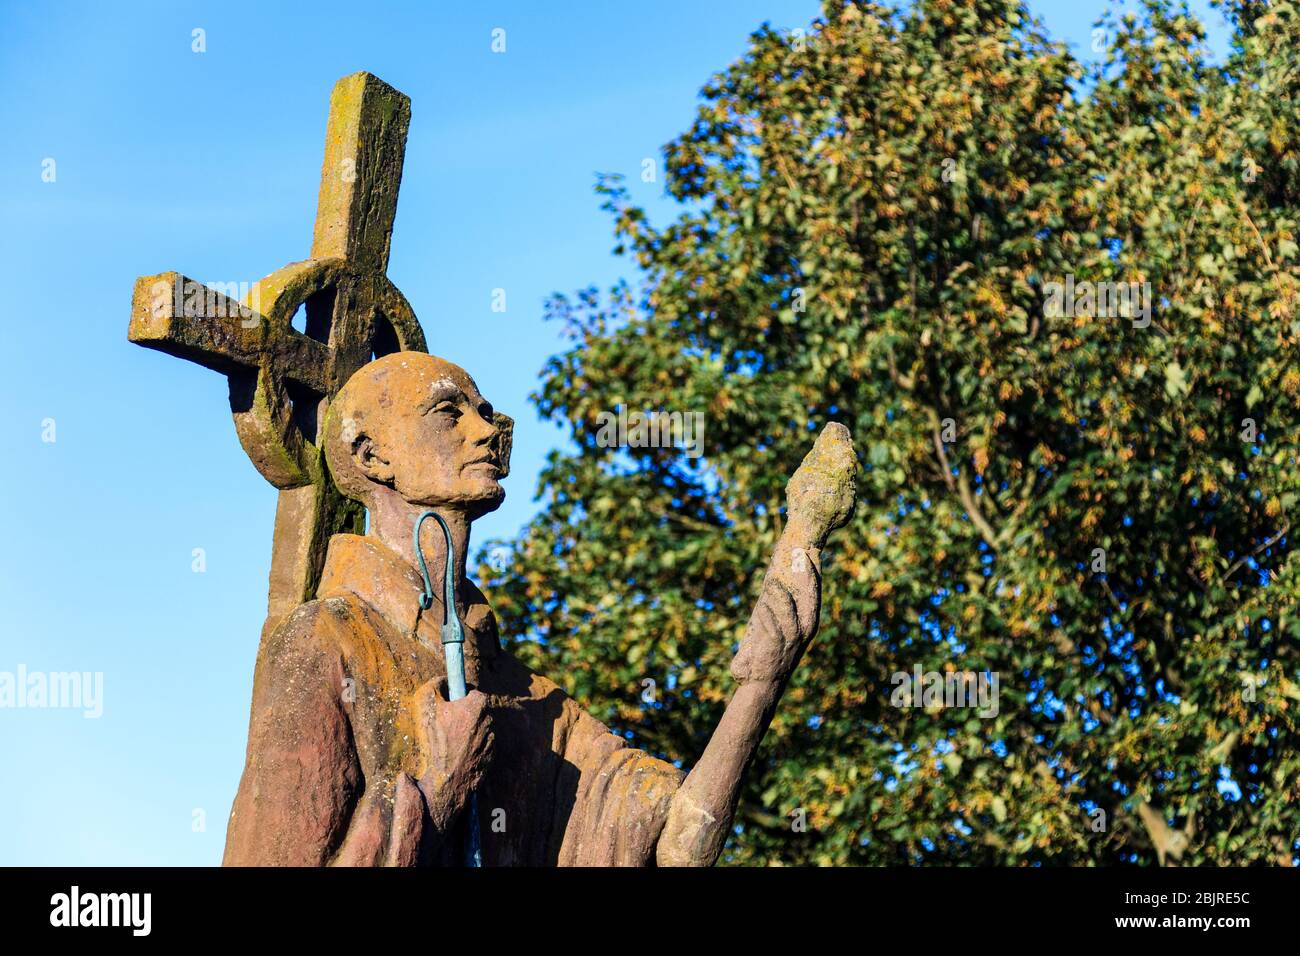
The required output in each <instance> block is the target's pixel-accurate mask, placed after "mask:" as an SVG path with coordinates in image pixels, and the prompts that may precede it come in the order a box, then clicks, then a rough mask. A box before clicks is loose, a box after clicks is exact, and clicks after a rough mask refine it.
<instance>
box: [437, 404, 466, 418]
mask: <svg viewBox="0 0 1300 956" xmlns="http://www.w3.org/2000/svg"><path fill="white" fill-rule="evenodd" d="M433 411H434V412H436V413H438V414H439V415H450V416H451V417H452V418H460V407H459V406H458V405H457V404H456V403H455V402H453V401H451V400H450V399H443V400H442V401H441V402H439V403H438V404H437V405H434V406H433Z"/></svg>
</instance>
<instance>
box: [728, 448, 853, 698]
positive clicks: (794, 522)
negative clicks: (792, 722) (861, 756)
mask: <svg viewBox="0 0 1300 956" xmlns="http://www.w3.org/2000/svg"><path fill="white" fill-rule="evenodd" d="M857 467H858V462H857V456H856V455H855V454H854V452H853V441H852V439H851V438H850V437H849V430H848V429H847V428H845V427H844V426H843V425H840V424H838V423H836V422H831V423H830V424H829V425H827V426H826V427H825V428H824V429H822V433H821V434H820V435H818V436H817V441H816V442H815V443H814V444H813V447H812V450H811V451H809V452H808V454H807V455H806V456H805V457H804V460H803V464H801V465H800V466H799V468H798V470H797V471H795V473H794V475H793V476H792V477H791V478H790V480H789V482H787V483H786V486H785V488H786V502H787V508H786V519H787V521H786V528H785V531H784V532H783V533H782V535H781V540H780V541H779V542H778V543H777V546H776V551H775V553H774V554H773V555H772V563H771V564H770V565H769V566H768V571H767V575H766V576H765V577H764V579H763V589H762V592H761V593H760V595H759V600H758V605H757V606H756V607H755V608H754V613H753V615H752V616H751V617H750V619H749V627H748V628H747V629H746V631H745V638H744V640H743V641H742V642H741V645H740V651H739V653H737V654H736V658H735V660H733V661H732V663H731V675H732V676H733V677H734V678H735V679H736V680H738V681H741V682H742V683H743V682H744V681H751V680H754V681H781V680H784V679H785V678H787V677H789V676H790V673H791V671H793V669H794V666H795V663H796V662H797V661H798V659H799V655H800V654H802V653H803V651H804V649H805V648H806V647H807V646H808V643H809V641H811V640H812V637H813V635H814V634H815V633H816V632H817V619H818V616H819V612H820V609H821V546H822V545H823V544H825V543H826V538H827V537H828V536H829V535H830V533H831V532H832V531H834V530H835V529H836V528H839V527H841V526H842V525H844V524H845V523H847V522H848V520H849V517H850V515H852V514H853V506H854V501H855V498H856V478H857Z"/></svg>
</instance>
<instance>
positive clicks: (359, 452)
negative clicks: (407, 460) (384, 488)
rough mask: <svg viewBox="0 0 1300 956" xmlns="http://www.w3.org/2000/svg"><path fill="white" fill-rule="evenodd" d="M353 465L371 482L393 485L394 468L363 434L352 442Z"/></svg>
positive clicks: (367, 436) (377, 447) (369, 438)
mask: <svg viewBox="0 0 1300 956" xmlns="http://www.w3.org/2000/svg"><path fill="white" fill-rule="evenodd" d="M352 464H353V465H354V466H355V467H356V469H357V471H359V472H361V474H363V475H365V476H366V477H367V478H369V479H370V480H371V481H375V482H378V483H379V484H381V485H390V484H392V483H393V466H392V465H391V464H390V463H389V461H388V459H387V458H385V457H384V455H383V452H382V449H380V448H379V446H377V445H376V444H375V443H374V441H373V440H372V439H371V437H370V436H369V435H366V434H364V433H363V434H360V435H358V436H357V437H356V438H354V439H353V440H352Z"/></svg>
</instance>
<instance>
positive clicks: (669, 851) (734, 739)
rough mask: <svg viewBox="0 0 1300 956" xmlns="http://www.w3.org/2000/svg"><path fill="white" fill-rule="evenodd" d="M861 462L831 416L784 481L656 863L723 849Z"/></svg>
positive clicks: (811, 617) (676, 862)
mask: <svg viewBox="0 0 1300 956" xmlns="http://www.w3.org/2000/svg"><path fill="white" fill-rule="evenodd" d="M857 467H858V465H857V456H856V455H855V454H854V453H853V441H852V439H851V438H850V437H849V430H848V429H847V428H845V427H844V426H843V425H839V424H835V423H832V424H830V425H827V426H826V427H825V428H824V429H822V433H821V434H820V435H819V436H817V441H816V443H815V444H814V445H813V448H812V451H810V452H809V453H808V455H807V457H806V458H804V460H803V464H801V465H800V466H799V469H798V470H797V471H796V472H795V473H794V475H793V477H791V478H790V481H789V482H788V483H787V484H786V486H785V494H786V504H787V507H786V525H785V530H784V531H782V532H781V539H780V540H779V541H777V543H776V550H775V551H774V552H773V554H772V561H771V563H770V564H768V566H767V574H766V576H764V578H763V588H762V591H761V592H760V594H759V598H758V605H757V606H756V607H755V608H754V613H753V615H752V616H751V617H750V619H749V626H748V627H747V628H746V629H745V636H744V638H743V639H742V640H741V642H740V652H739V653H738V654H736V658H735V660H733V661H732V662H731V676H732V677H734V678H735V679H736V681H737V682H738V683H739V685H740V686H739V687H737V688H736V693H735V694H734V695H733V696H732V698H731V701H730V702H729V703H728V704H727V709H726V710H725V711H724V712H723V715H722V720H721V721H720V722H719V723H718V727H717V729H716V730H715V731H714V732H713V736H712V737H711V738H710V740H709V745H708V746H707V747H705V748H704V753H703V754H702V755H701V756H700V760H699V762H698V763H697V764H696V765H695V768H694V769H693V770H692V771H691V772H690V773H689V774H688V775H687V777H686V780H685V781H684V782H683V783H682V786H681V789H679V790H678V791H677V793H675V794H674V795H673V799H672V802H671V804H669V807H668V819H667V820H666V821H665V823H664V828H663V830H662V831H661V833H660V835H659V843H658V845H657V846H656V848H655V859H656V860H657V861H658V863H659V865H660V866H712V865H713V863H714V862H715V861H716V860H717V859H718V855H719V854H720V853H721V852H722V845H723V843H725V842H726V839H727V834H729V833H730V832H731V820H732V817H733V816H734V814H735V812H736V801H737V800H738V799H739V798H740V782H741V779H742V778H743V776H744V773H745V768H746V767H747V766H748V765H749V762H750V761H751V760H753V758H754V754H755V752H756V751H757V750H758V742H759V741H760V740H762V738H763V733H764V732H765V731H766V730H767V725H768V723H769V722H770V721H771V720H772V715H773V714H774V713H775V712H776V706H777V701H778V699H779V698H780V696H781V691H782V690H783V689H784V688H785V685H786V681H787V680H788V679H789V677H790V674H791V673H793V671H794V668H795V666H796V665H797V664H798V663H799V657H800V655H802V654H803V652H804V650H805V649H807V647H808V645H809V643H811V641H812V639H813V635H815V634H816V633H817V617H818V614H819V613H820V609H821V547H822V545H824V544H825V543H826V538H827V536H828V535H829V534H830V533H831V532H832V531H834V530H835V529H836V528H839V527H841V526H842V525H844V524H846V523H847V522H848V520H849V516H850V515H852V514H853V504H854V500H855V497H856V493H857V487H856V479H857Z"/></svg>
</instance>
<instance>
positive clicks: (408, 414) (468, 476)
mask: <svg viewBox="0 0 1300 956" xmlns="http://www.w3.org/2000/svg"><path fill="white" fill-rule="evenodd" d="M510 424H511V423H510V419H508V418H506V417H505V416H504V415H498V414H496V413H494V412H493V410H492V406H491V405H490V404H489V403H488V402H487V400H486V399H485V398H484V397H483V396H482V394H481V393H480V392H479V390H478V386H477V385H475V384H474V380H473V379H471V378H470V377H469V375H468V374H466V372H465V370H464V369H462V368H461V367H460V366H458V365H453V364H452V363H451V362H448V361H446V360H444V359H440V358H438V357H437V356H434V355H426V354H425V353H423V352H396V353H394V354H392V355H385V356H384V357H383V358H378V359H375V360H374V361H373V362H371V363H370V364H368V365H365V366H363V367H362V368H361V369H359V370H358V371H357V372H356V374H354V375H353V376H352V377H351V378H350V379H348V382H347V384H346V385H344V386H343V388H342V390H341V391H340V392H339V393H338V395H336V396H335V397H334V400H333V402H331V403H330V409H329V413H328V415H327V416H326V420H325V434H324V441H325V458H326V460H327V461H328V463H329V467H330V472H331V474H332V475H333V477H334V481H335V483H336V484H337V485H338V486H339V488H340V489H341V490H342V491H343V493H344V494H346V495H347V496H348V497H350V498H355V499H356V500H358V501H360V502H362V503H363V504H365V505H366V506H367V507H371V506H373V501H374V495H375V493H376V488H378V487H387V488H392V489H394V490H395V491H396V492H397V493H398V494H400V495H401V496H402V497H403V498H404V499H406V500H407V501H409V502H411V503H413V504H421V505H427V506H430V507H438V506H443V507H448V506H450V507H459V508H463V509H464V510H466V511H467V512H469V513H470V514H471V516H472V517H476V516H477V515H479V514H483V513H485V512H488V511H491V510H493V509H494V508H496V507H497V506H498V505H500V504H501V501H502V500H503V499H504V497H505V492H504V491H503V490H502V488H501V485H500V479H501V478H503V477H504V476H505V474H506V471H507V470H508V467H509V460H508V459H509V454H510Z"/></svg>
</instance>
